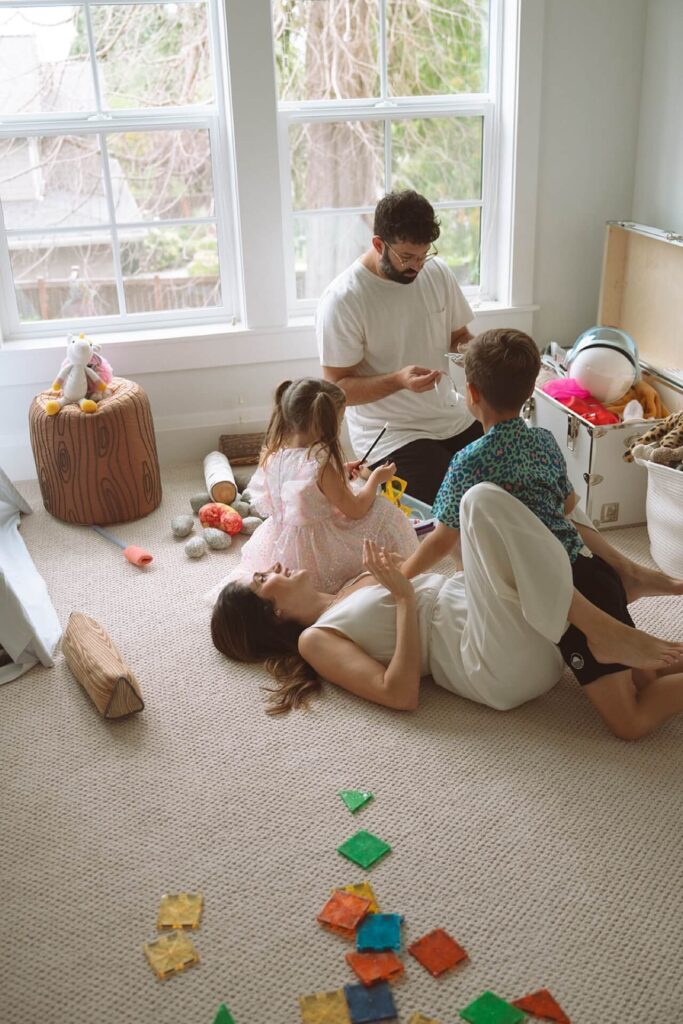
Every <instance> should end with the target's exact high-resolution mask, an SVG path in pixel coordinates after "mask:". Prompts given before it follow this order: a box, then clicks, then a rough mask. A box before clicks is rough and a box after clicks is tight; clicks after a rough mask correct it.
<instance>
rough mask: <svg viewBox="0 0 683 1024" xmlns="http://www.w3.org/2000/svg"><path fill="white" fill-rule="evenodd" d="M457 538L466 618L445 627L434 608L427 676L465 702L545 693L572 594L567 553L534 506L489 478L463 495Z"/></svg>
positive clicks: (498, 703) (499, 703)
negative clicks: (435, 618) (438, 621)
mask: <svg viewBox="0 0 683 1024" xmlns="http://www.w3.org/2000/svg"><path fill="white" fill-rule="evenodd" d="M460 536H461V546H462V561H463V569H464V591H465V592H464V595H463V597H464V599H465V601H466V607H467V617H466V620H465V622H464V627H463V628H462V631H460V630H459V629H457V628H456V629H454V630H452V631H450V633H449V631H448V630H447V629H444V628H443V625H445V621H443V620H445V618H446V616H447V615H448V609H447V607H439V609H438V613H437V614H438V617H439V618H442V628H438V627H437V629H433V630H432V635H431V644H430V654H431V657H430V661H432V662H433V664H432V674H433V676H434V679H435V681H436V682H437V683H439V684H440V685H442V686H445V687H446V688H447V689H451V690H454V691H455V692H456V693H459V694H461V695H462V696H463V697H468V698H469V699H470V700H476V701H479V702H480V703H482V704H488V705H489V706H491V707H494V708H498V709H500V710H505V709H509V708H513V707H516V706H517V705H518V704H523V703H524V702H525V701H527V700H532V699H533V698H534V697H538V696H540V695H541V694H543V693H546V692H547V691H548V690H550V689H551V688H552V687H553V686H554V685H555V683H556V682H557V680H558V679H559V678H560V676H561V675H562V672H563V671H564V662H563V660H562V655H561V654H560V651H559V649H558V648H557V646H556V644H557V642H558V641H559V639H560V637H561V636H562V634H563V633H564V631H565V629H566V628H567V614H568V609H569V605H570V602H571V600H572V596H573V588H574V584H573V581H572V572H571V565H570V562H569V557H568V555H567V552H566V550H565V548H564V547H563V545H562V544H561V543H560V541H559V540H558V539H557V538H556V537H555V536H554V535H553V534H552V533H551V532H550V530H549V529H548V528H547V527H546V526H545V525H544V524H543V523H542V522H541V521H540V519H538V517H537V516H535V515H534V513H533V512H531V511H530V510H529V509H528V508H527V507H526V506H525V505H523V504H522V503H521V502H520V501H518V500H517V498H514V497H512V495H510V494H508V493H507V492H506V491H504V490H502V489H501V488H500V487H497V486H496V485H495V484H490V483H482V484H477V485H476V486H475V487H472V488H471V489H470V490H469V491H467V493H466V494H465V495H464V497H463V499H462V502H461V504H460ZM449 589H450V588H449ZM453 596H455V595H453ZM456 603H458V604H459V602H458V601H457V598H456ZM439 604H440V602H439ZM453 611H454V612H455V611H456V609H455V608H453ZM458 617H459V616H458V615H457V613H456V615H455V616H454V618H458ZM435 648H436V649H435ZM439 648H441V649H439ZM449 659H450V661H451V666H450V672H448V677H449V678H446V677H445V674H446V669H447V668H448V661H449ZM439 666H441V667H442V669H443V677H442V678H439V676H440V675H441V674H442V673H441V671H440V670H439ZM456 666H457V669H456V672H455V673H454V672H453V669H454V668H456Z"/></svg>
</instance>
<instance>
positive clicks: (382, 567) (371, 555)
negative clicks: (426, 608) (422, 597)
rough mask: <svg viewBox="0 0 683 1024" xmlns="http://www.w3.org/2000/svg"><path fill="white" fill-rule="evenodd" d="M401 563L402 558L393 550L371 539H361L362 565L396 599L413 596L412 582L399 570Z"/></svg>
mask: <svg viewBox="0 0 683 1024" xmlns="http://www.w3.org/2000/svg"><path fill="white" fill-rule="evenodd" d="M401 564H402V559H401V557H400V555H397V554H396V552H395V551H387V549H386V548H380V547H378V546H377V544H375V542H374V541H372V540H364V541H363V565H364V566H365V568H366V569H367V570H368V572H369V573H371V575H372V576H374V577H375V579H376V580H377V582H378V583H379V584H380V585H381V586H382V587H386V588H387V590H388V591H389V593H390V594H393V595H394V597H395V598H396V599H397V600H399V599H403V600H405V599H406V598H412V597H414V596H415V591H414V590H413V585H412V583H411V582H410V580H407V579H406V577H405V576H404V575H403V573H402V572H401V571H400V568H399V567H400V565H401Z"/></svg>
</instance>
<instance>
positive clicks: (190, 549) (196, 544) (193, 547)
mask: <svg viewBox="0 0 683 1024" xmlns="http://www.w3.org/2000/svg"><path fill="white" fill-rule="evenodd" d="M207 550H208V549H207V547H206V541H205V540H204V538H203V537H190V539H189V540H188V542H187V543H186V545H185V554H186V555H187V557H188V558H201V557H202V555H205V554H206V552H207Z"/></svg>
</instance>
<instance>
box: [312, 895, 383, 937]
mask: <svg viewBox="0 0 683 1024" xmlns="http://www.w3.org/2000/svg"><path fill="white" fill-rule="evenodd" d="M369 906H370V900H366V899H363V898H362V896H355V895H354V894H353V893H352V892H341V890H339V889H335V891H334V892H333V893H332V895H331V896H330V898H329V900H328V901H327V903H326V904H325V906H324V907H323V909H322V910H321V911H320V913H319V914H318V916H317V918H316V920H317V921H318V923H319V924H322V925H325V926H326V927H327V928H331V929H332V931H335V932H338V933H339V934H340V935H344V936H345V937H346V938H348V939H352V938H353V937H354V935H355V934H356V928H357V926H358V924H359V923H360V922H361V921H362V920H363V918H364V917H365V915H366V914H367V912H368V908H369Z"/></svg>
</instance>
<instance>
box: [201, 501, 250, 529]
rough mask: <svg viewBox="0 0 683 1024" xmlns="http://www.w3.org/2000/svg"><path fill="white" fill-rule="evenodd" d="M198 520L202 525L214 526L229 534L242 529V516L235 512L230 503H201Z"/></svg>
mask: <svg viewBox="0 0 683 1024" xmlns="http://www.w3.org/2000/svg"><path fill="white" fill-rule="evenodd" d="M199 522H200V523H201V524H202V526H214V527H216V529H218V530H222V531H223V533H229V534H230V535H231V536H232V535H233V534H235V533H239V532H240V530H241V529H242V516H241V515H240V514H239V512H235V510H234V508H231V506H230V505H224V504H223V503H222V502H220V501H211V502H209V504H208V505H202V507H201V508H200V510H199Z"/></svg>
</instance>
